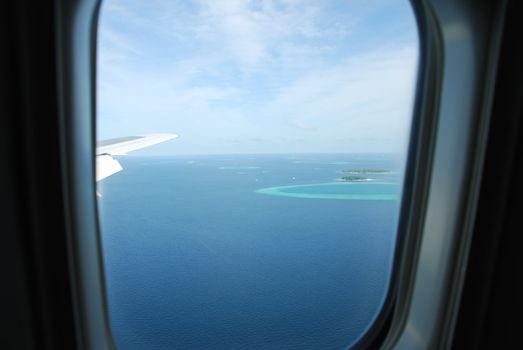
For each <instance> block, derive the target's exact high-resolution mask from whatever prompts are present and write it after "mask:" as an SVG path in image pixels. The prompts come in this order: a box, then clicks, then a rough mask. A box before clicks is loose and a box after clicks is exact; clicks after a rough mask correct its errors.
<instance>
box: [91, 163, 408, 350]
mask: <svg viewBox="0 0 523 350" xmlns="http://www.w3.org/2000/svg"><path fill="white" fill-rule="evenodd" d="M118 160H119V161H120V162H121V164H122V166H123V168H124V170H123V171H122V172H120V173H117V174H115V175H113V176H111V177H109V178H107V179H105V180H103V181H102V182H101V183H100V184H99V185H100V187H99V191H100V193H101V194H102V196H101V197H100V198H99V212H100V222H101V228H102V230H101V235H102V244H103V252H104V264H105V274H106V280H107V281H106V282H107V299H108V306H109V310H108V312H109V318H110V323H111V329H112V334H113V338H114V341H115V343H116V345H117V347H118V348H119V349H122V350H134V349H301V350H303V349H346V348H349V347H350V346H351V344H354V342H356V341H357V340H358V339H359V338H360V337H361V336H362V334H363V333H364V332H365V331H366V330H367V329H368V327H369V326H370V325H371V324H372V322H373V320H374V319H375V317H376V315H377V313H378V312H379V310H380V309H381V307H382V304H383V302H384V298H385V296H386V293H387V291H388V285H389V280H390V275H391V270H392V266H391V263H392V257H393V251H394V244H395V241H396V226H397V222H398V214H399V199H400V195H401V181H402V175H401V166H399V165H398V164H399V163H398V162H397V161H396V160H395V159H392V157H390V156H388V155H380V154H371V155H370V154H369V155H364V154H352V155H351V154H322V155H317V154H314V155H313V154H311V155H209V156H172V157H137V156H122V157H119V158H118ZM354 169H375V170H388V171H382V172H377V173H372V174H361V173H357V172H356V174H354V173H348V172H347V170H354ZM344 170H345V172H343V171H344ZM344 176H359V177H368V178H372V181H363V182H351V183H347V182H343V181H340V178H341V177H344Z"/></svg>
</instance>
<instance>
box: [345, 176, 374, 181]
mask: <svg viewBox="0 0 523 350" xmlns="http://www.w3.org/2000/svg"><path fill="white" fill-rule="evenodd" d="M340 180H341V181H349V182H357V181H370V179H369V178H367V177H363V176H343V177H340Z"/></svg>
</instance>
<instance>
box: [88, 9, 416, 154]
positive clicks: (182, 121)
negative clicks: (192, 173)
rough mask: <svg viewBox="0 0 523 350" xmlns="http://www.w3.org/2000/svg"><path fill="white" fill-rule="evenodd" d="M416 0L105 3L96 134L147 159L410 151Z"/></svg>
mask: <svg viewBox="0 0 523 350" xmlns="http://www.w3.org/2000/svg"><path fill="white" fill-rule="evenodd" d="M417 62H418V33H417V27H416V23H415V19H414V15H413V12H412V9H411V6H410V3H409V2H408V1H407V0H402V1H398V0H353V1H350V0H349V1H320V0H319V1H314V0H305V1H301V0H281V1H276V0H274V1H272V0H268V1H240V0H230V1H225V0H224V1H216V0H197V1H187V0H180V1H177V0H149V1H143V0H104V1H103V2H102V9H101V15H100V22H99V29H98V58H97V133H98V138H99V139H101V140H104V139H108V138H113V137H120V136H130V135H140V134H148V133H175V134H179V135H180V138H179V139H177V140H174V141H170V142H166V143H164V144H161V145H157V146H154V147H151V148H148V149H146V150H143V151H137V154H138V153H140V154H143V155H146V154H147V155H184V154H189V155H193V154H234V153H249V154H253V153H286V154H289V153H338V152H340V153H375V152H379V153H382V152H393V153H402V152H406V147H407V141H408V135H409V128H410V123H411V119H412V110H413V101H414V92H415V83H416V76H417Z"/></svg>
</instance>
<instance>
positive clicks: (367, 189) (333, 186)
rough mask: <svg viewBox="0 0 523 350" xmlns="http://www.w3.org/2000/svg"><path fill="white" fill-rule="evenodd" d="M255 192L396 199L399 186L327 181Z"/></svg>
mask: <svg viewBox="0 0 523 350" xmlns="http://www.w3.org/2000/svg"><path fill="white" fill-rule="evenodd" d="M256 193H261V194H268V195H274V196H286V197H294V198H309V199H341V200H378V201H390V200H398V198H399V195H400V187H399V185H398V184H396V183H389V182H366V183H340V182H328V183H319V184H306V185H291V186H278V187H267V188H261V189H258V190H256Z"/></svg>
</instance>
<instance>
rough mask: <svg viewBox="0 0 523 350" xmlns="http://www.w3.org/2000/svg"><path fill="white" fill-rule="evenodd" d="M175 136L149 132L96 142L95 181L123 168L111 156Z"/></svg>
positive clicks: (175, 136) (174, 136)
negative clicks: (147, 133)
mask: <svg viewBox="0 0 523 350" xmlns="http://www.w3.org/2000/svg"><path fill="white" fill-rule="evenodd" d="M177 137H178V135H176V134H149V135H141V136H127V137H119V138H116V139H110V140H105V141H100V142H98V144H97V145H96V182H98V181H100V180H102V179H105V178H106V177H109V176H111V175H113V174H115V173H117V172H119V171H121V170H122V169H123V168H122V166H121V165H120V163H119V162H118V161H117V160H116V159H114V158H113V157H112V156H120V155H126V154H127V153H128V152H132V151H135V150H137V149H140V148H145V147H149V146H152V145H155V144H157V143H161V142H165V141H168V140H172V139H175V138H177Z"/></svg>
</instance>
